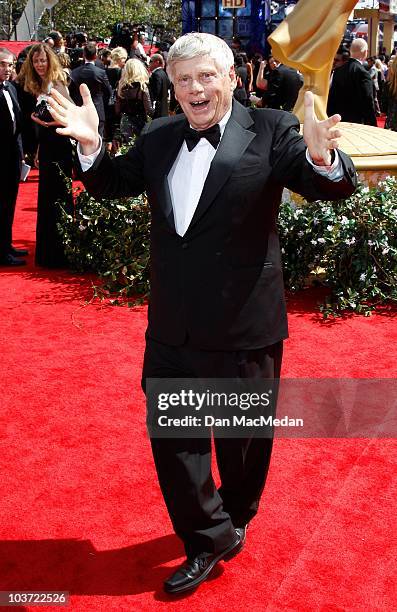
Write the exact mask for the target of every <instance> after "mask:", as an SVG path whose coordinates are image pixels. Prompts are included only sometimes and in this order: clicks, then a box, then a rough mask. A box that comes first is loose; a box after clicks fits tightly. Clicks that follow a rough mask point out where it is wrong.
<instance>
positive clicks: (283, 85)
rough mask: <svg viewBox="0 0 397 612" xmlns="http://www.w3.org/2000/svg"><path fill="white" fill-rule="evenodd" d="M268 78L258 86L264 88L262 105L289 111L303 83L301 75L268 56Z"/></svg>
mask: <svg viewBox="0 0 397 612" xmlns="http://www.w3.org/2000/svg"><path fill="white" fill-rule="evenodd" d="M269 68H270V71H269V74H268V79H267V80H266V81H265V82H264V83H261V81H260V80H259V81H258V80H257V85H258V87H259V88H262V89H265V92H264V94H263V99H262V100H263V101H262V106H264V107H267V108H276V109H278V110H285V111H289V112H291V111H292V110H293V108H294V106H295V102H296V101H297V99H298V95H299V90H300V88H301V87H302V85H303V77H302V75H301V74H299V72H298V71H297V70H295V69H294V68H290V67H289V66H284V64H281V63H280V62H279V61H278V60H276V59H275V58H274V57H270V58H269Z"/></svg>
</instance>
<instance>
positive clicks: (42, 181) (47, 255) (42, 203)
mask: <svg viewBox="0 0 397 612" xmlns="http://www.w3.org/2000/svg"><path fill="white" fill-rule="evenodd" d="M20 75H21V82H22V83H23V87H24V90H25V91H27V92H29V93H30V94H32V95H33V96H35V98H36V108H35V111H34V113H32V115H31V117H32V120H33V121H34V122H35V123H36V124H37V125H38V141H39V148H38V153H37V157H38V162H39V194H38V202H37V226H36V264H37V265H39V266H43V267H46V268H61V267H65V266H66V258H65V255H64V249H63V245H62V240H61V238H60V235H59V232H58V229H57V224H58V223H59V222H60V220H61V215H60V209H59V205H58V204H57V202H58V201H61V202H63V206H64V208H65V209H66V210H67V211H68V212H72V210H73V199H72V196H71V194H70V193H69V191H68V189H67V186H66V184H65V177H71V176H72V145H71V142H70V140H69V138H66V137H65V136H60V135H59V134H57V133H56V128H57V127H59V126H60V124H59V123H56V122H55V121H54V120H53V118H52V116H51V115H50V113H49V110H48V107H47V100H48V95H49V93H50V92H51V90H52V89H56V90H57V91H59V92H60V93H62V95H64V96H65V97H67V98H68V99H69V100H70V97H69V94H68V90H67V88H66V84H65V83H66V75H65V72H64V70H63V68H62V66H61V64H60V62H59V60H58V57H57V55H56V54H55V53H54V52H53V51H52V49H50V47H49V46H48V45H46V44H43V43H39V44H35V45H33V46H32V47H31V49H30V51H29V53H28V56H27V58H26V60H25V62H24V64H23V67H22V70H21V73H20Z"/></svg>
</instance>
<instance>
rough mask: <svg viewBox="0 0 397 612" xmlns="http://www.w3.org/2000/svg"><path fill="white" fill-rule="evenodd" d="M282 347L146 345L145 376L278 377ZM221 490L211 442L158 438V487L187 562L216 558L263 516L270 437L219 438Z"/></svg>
mask: <svg viewBox="0 0 397 612" xmlns="http://www.w3.org/2000/svg"><path fill="white" fill-rule="evenodd" d="M282 352H283V342H282V341H280V342H278V343H277V344H273V345H271V346H268V347H264V348H261V349H255V350H243V351H204V350H199V349H196V348H193V347H191V346H189V344H188V343H187V344H185V345H183V346H180V347H172V346H168V345H164V344H161V343H159V342H156V341H154V340H152V339H150V338H148V339H147V343H146V351H145V358H144V365H143V377H142V386H143V388H144V389H145V380H146V378H237V379H238V378H244V379H246V378H265V379H278V378H279V377H280V370H281V361H282ZM214 444H215V452H216V459H217V465H218V471H219V475H220V479H221V486H220V488H219V489H217V488H216V486H215V483H214V480H213V476H212V471H211V438H210V437H208V438H188V439H179V438H178V439H164V438H152V439H151V445H152V451H153V457H154V461H155V465H156V470H157V474H158V478H159V483H160V487H161V490H162V493H163V496H164V500H165V503H166V505H167V509H168V512H169V515H170V518H171V521H172V524H173V527H174V529H175V533H176V534H177V535H178V536H179V537H180V538H181V539H182V540H183V542H184V545H185V550H186V555H187V557H194V556H196V555H197V554H198V553H200V552H209V553H217V552H220V551H222V550H223V549H224V548H226V547H227V546H228V545H229V544H231V543H232V542H233V541H235V539H236V534H235V529H234V528H235V527H239V526H243V525H245V524H246V523H248V522H249V521H250V520H251V519H252V518H253V517H254V516H255V514H256V513H257V511H258V507H259V501H260V497H261V494H262V491H263V488H264V486H265V482H266V477H267V473H268V469H269V463H270V456H271V452H272V445H273V440H272V439H271V438H263V437H251V438H215V440H214Z"/></svg>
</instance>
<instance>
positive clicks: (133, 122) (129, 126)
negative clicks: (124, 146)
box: [116, 59, 154, 143]
mask: <svg viewBox="0 0 397 612" xmlns="http://www.w3.org/2000/svg"><path fill="white" fill-rule="evenodd" d="M148 83H149V74H148V71H147V70H146V68H145V66H144V65H143V64H142V62H140V61H139V60H138V59H129V60H128V62H127V63H126V65H125V66H124V68H123V70H122V73H121V79H120V81H119V85H118V88H117V98H116V113H117V114H120V115H121V119H120V132H121V140H122V142H123V143H128V142H130V140H131V138H133V136H139V134H140V133H141V131H142V129H143V128H144V126H145V123H146V122H147V121H148V118H149V117H151V116H152V115H153V112H154V109H153V107H152V101H151V99H150V94H149V88H148Z"/></svg>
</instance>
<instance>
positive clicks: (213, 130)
mask: <svg viewBox="0 0 397 612" xmlns="http://www.w3.org/2000/svg"><path fill="white" fill-rule="evenodd" d="M201 138H206V139H207V140H208V142H209V143H211V144H212V146H213V147H214V149H216V147H217V146H218V144H219V141H220V139H221V128H220V127H219V124H218V123H216V124H215V125H213V126H212V127H210V128H208V129H207V130H193V129H192V128H191V127H187V128H186V129H185V141H186V145H187V148H188V149H189V151H193V149H194V147H195V146H196V144H197V143H198V142H199V140H200V139H201Z"/></svg>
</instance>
